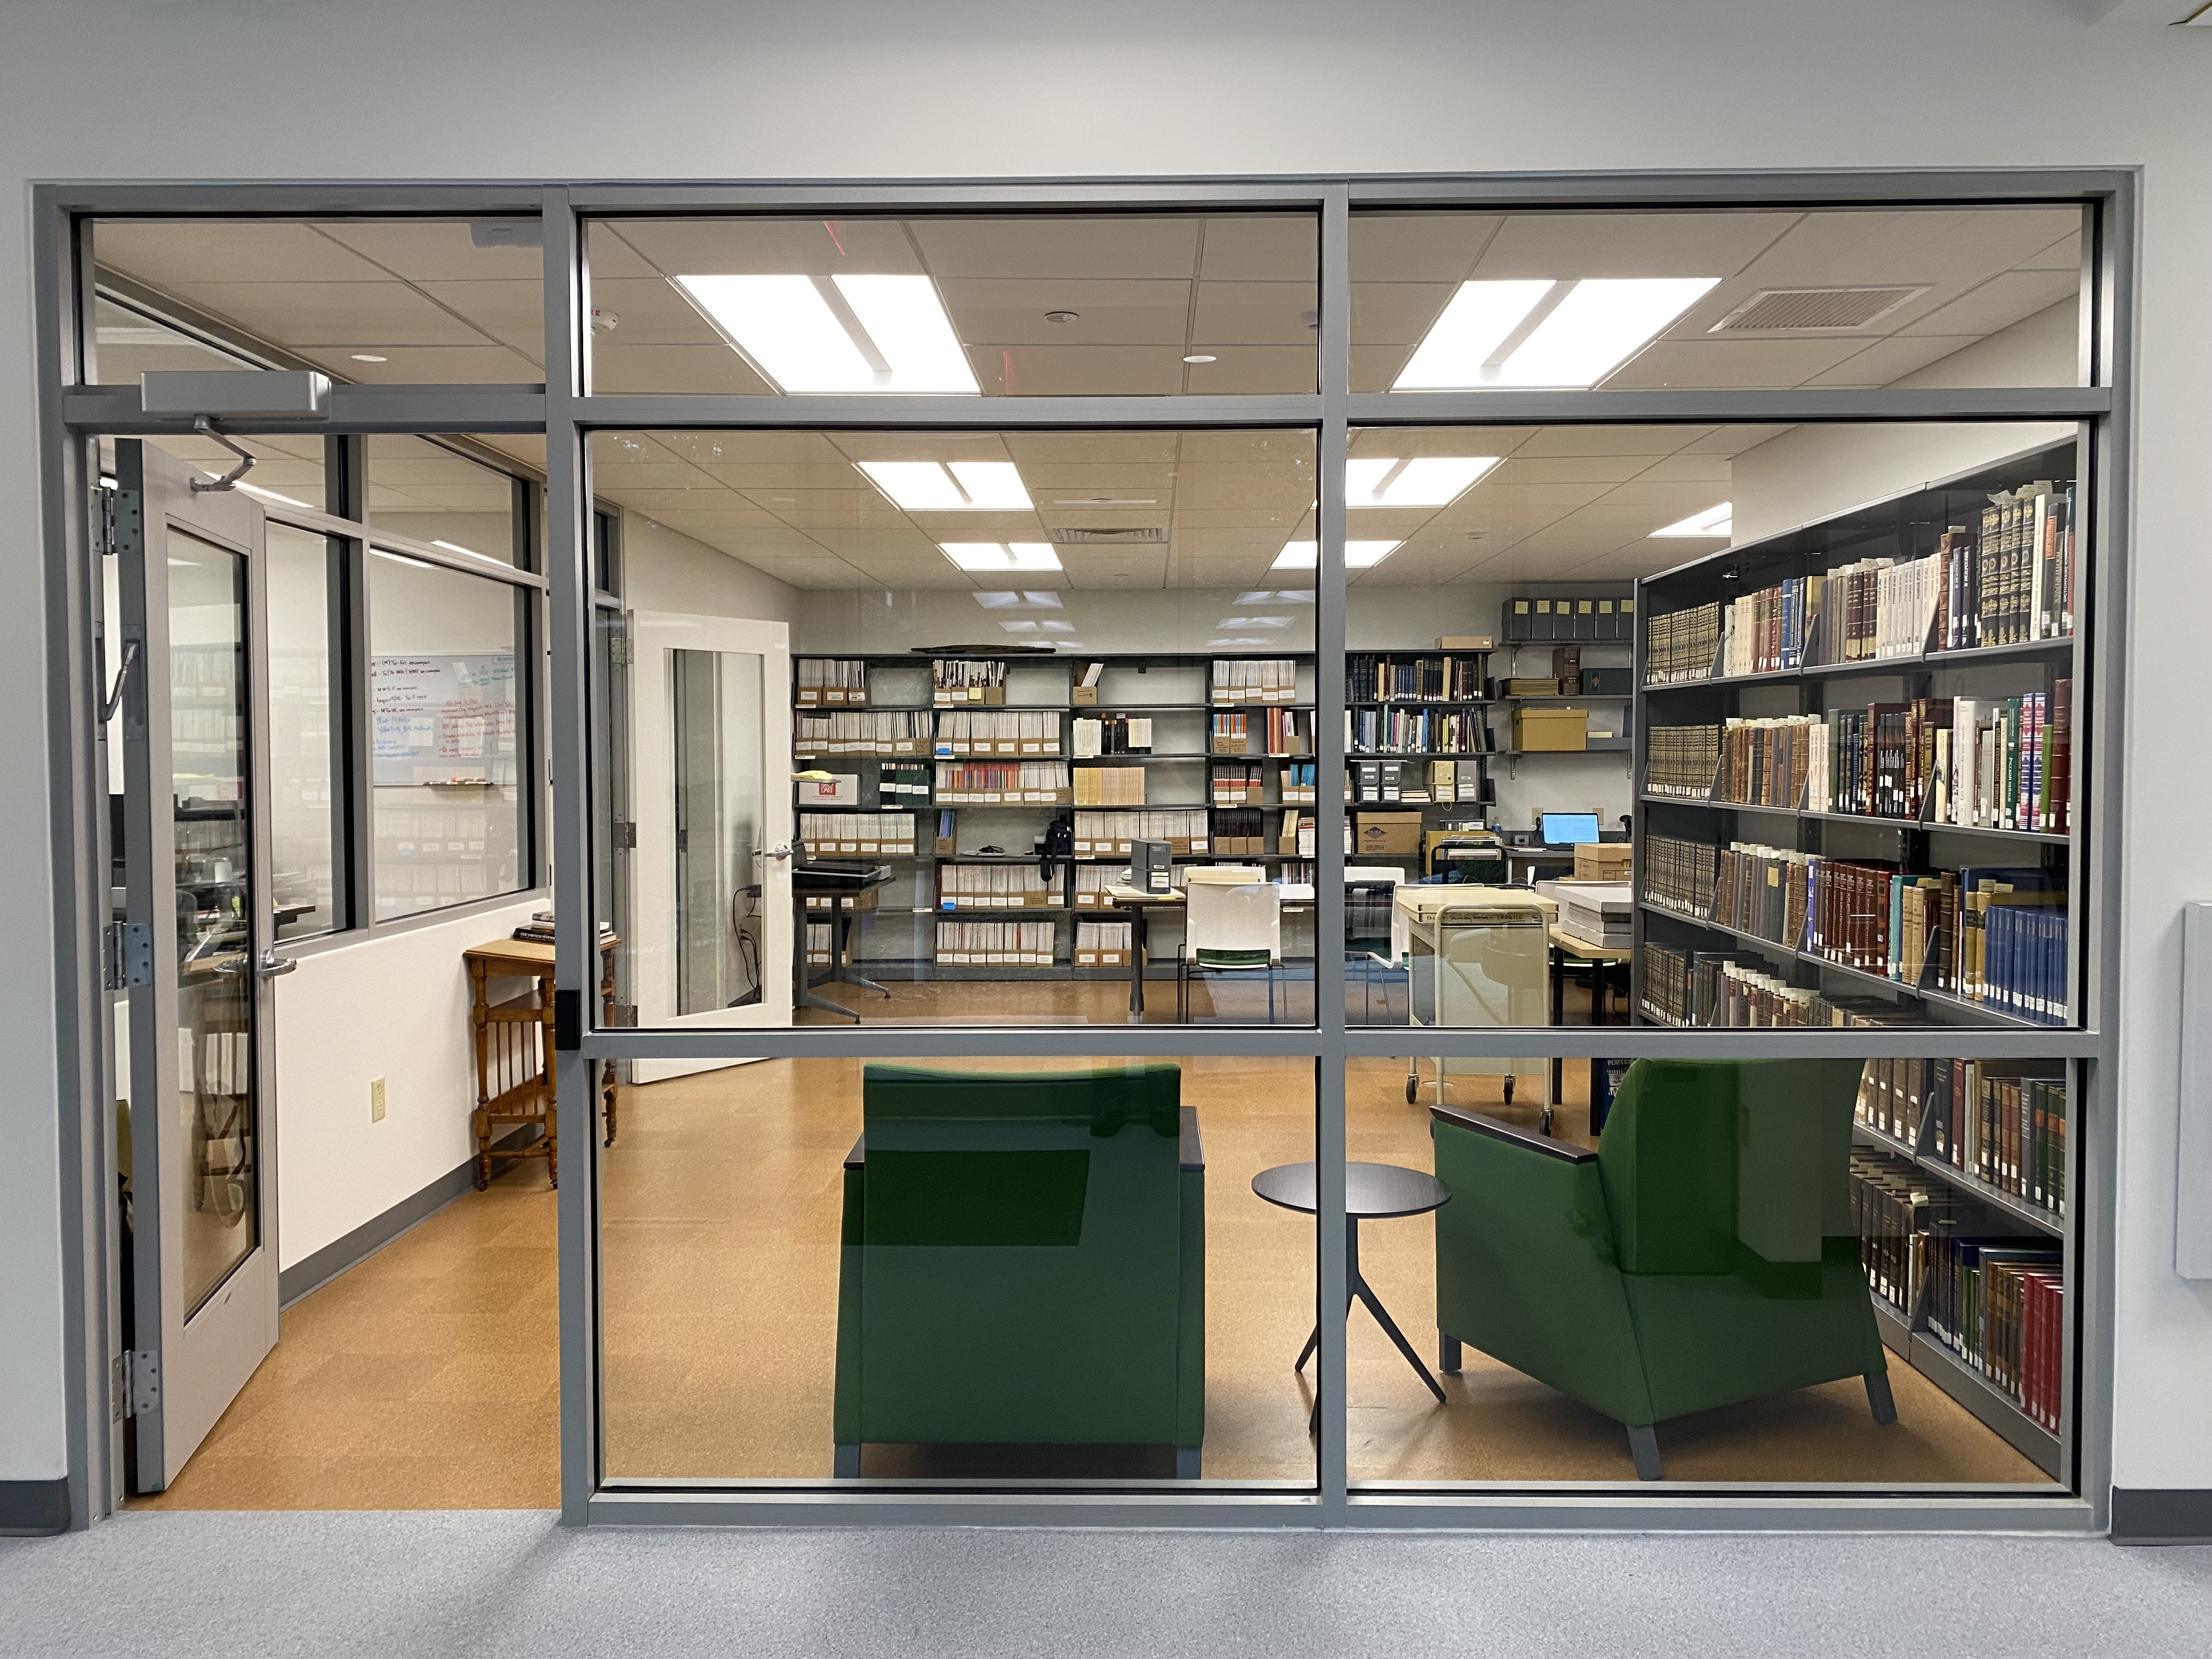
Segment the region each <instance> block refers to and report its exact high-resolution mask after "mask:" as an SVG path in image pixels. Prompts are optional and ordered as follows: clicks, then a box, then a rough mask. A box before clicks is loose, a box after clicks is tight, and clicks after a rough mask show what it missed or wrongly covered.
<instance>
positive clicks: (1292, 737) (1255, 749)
mask: <svg viewBox="0 0 2212 1659" xmlns="http://www.w3.org/2000/svg"><path fill="white" fill-rule="evenodd" d="M1313 721H1314V717H1313V711H1312V710H1310V709H1297V708H1263V709H1261V711H1260V714H1259V718H1258V719H1256V720H1255V719H1254V718H1253V716H1252V715H1250V714H1245V713H1242V712H1233V713H1232V712H1218V713H1216V714H1214V716H1213V726H1212V742H1211V744H1210V745H1209V746H1210V747H1211V749H1212V752H1213V753H1215V754H1217V755H1275V756H1287V755H1310V754H1311V753H1313V745H1314V725H1313Z"/></svg>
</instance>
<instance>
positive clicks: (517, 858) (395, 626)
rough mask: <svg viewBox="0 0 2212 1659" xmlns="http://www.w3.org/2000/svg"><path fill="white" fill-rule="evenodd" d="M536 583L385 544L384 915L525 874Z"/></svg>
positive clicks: (375, 610)
mask: <svg viewBox="0 0 2212 1659" xmlns="http://www.w3.org/2000/svg"><path fill="white" fill-rule="evenodd" d="M526 592H528V590H526V589H522V588H517V587H514V586H510V585H509V584H507V583H506V582H502V581H498V580H494V579H492V578H489V577H484V576H473V575H469V574H465V573H464V572H461V571H457V570H448V569H446V568H442V567H441V566H437V565H431V564H427V563H425V562H422V560H419V559H411V558H409V557H407V556H405V555H404V554H399V553H392V552H390V551H388V550H385V549H382V548H375V549H372V550H371V556H370V558H369V561H368V598H369V676H368V683H369V706H370V719H371V720H372V722H373V744H374V753H373V760H372V768H373V770H372V781H373V784H374V792H375V793H374V806H373V816H374V831H375V836H376V914H377V915H378V917H379V918H380V919H381V920H390V919H391V918H392V917H394V916H404V915H415V914H416V913H418V912H420V911H423V910H435V909H438V908H441V907H443V906H446V905H450V904H465V903H467V902H470V901H471V900H472V899H479V898H489V897H491V896H494V895H495V894H499V893H508V892H513V891H514V890H516V889H517V888H518V887H520V885H521V884H522V882H521V867H522V866H521V848H522V814H523V803H522V793H521V789H520V784H519V771H518V766H517V757H516V748H515V731H516V715H517V695H516V692H517V680H516V662H515V639H516V635H517V631H518V613H519V611H520V606H521V605H522V604H523V603H524V597H523V596H524V595H526Z"/></svg>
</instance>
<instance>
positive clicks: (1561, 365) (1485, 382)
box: [1391, 276, 1720, 392]
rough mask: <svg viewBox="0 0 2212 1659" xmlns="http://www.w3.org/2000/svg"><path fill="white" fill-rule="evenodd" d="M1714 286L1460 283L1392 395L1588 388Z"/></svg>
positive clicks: (1663, 280) (1660, 280) (1629, 279)
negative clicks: (1480, 389)
mask: <svg viewBox="0 0 2212 1659" xmlns="http://www.w3.org/2000/svg"><path fill="white" fill-rule="evenodd" d="M1719 281H1720V278H1719V277H1717V276H1594V277H1586V278H1583V279H1582V280H1580V281H1575V280H1570V279H1562V280H1559V281H1556V282H1553V281H1546V280H1543V279H1541V278H1540V279H1536V280H1534V281H1525V280H1516V281H1511V282H1472V283H1461V284H1460V287H1459V292H1458V293H1456V294H1455V295H1452V297H1451V301H1450V303H1449V304H1448V305H1447V306H1445V307H1444V308H1443V314H1442V315H1440V316H1439V317H1438V318H1437V320H1436V321H1435V323H1434V324H1432V325H1431V326H1430V329H1429V331H1428V333H1427V334H1426V335H1425V337H1423V338H1422V341H1421V343H1420V344H1419V346H1417V347H1415V348H1414V350H1413V356H1411V357H1410V358H1408V359H1407V362H1406V367H1405V368H1403V369H1402V370H1401V371H1400V372H1399V375H1398V378H1397V380H1396V381H1395V383H1394V384H1393V385H1392V386H1391V390H1392V391H1394V392H1437V391H1446V390H1467V389H1473V388H1475V387H1480V386H1595V385H1596V384H1597V383H1598V382H1599V381H1600V380H1603V379H1604V378H1605V377H1606V376H1607V374H1611V373H1612V372H1613V370H1614V369H1615V368H1619V367H1620V365H1621V364H1622V363H1623V362H1626V361H1627V359H1628V358H1629V357H1630V356H1632V355H1633V354H1634V353H1635V352H1636V350H1637V349H1638V348H1639V347H1641V346H1643V345H1644V344H1645V343H1647V342H1649V341H1650V340H1651V339H1652V338H1653V337H1656V335H1657V334H1658V333H1659V332H1660V331H1661V330H1662V329H1664V328H1665V327H1666V326H1667V325H1668V324H1670V323H1672V322H1673V321H1674V319H1676V318H1677V317H1680V315H1681V314H1682V313H1684V312H1685V311H1686V310H1688V309H1689V308H1690V307H1691V305H1692V303H1694V302H1695V301H1697V299H1698V298H1699V295H1703V294H1705V292H1706V291H1707V290H1708V289H1711V288H1712V287H1713V285H1714V284H1715V283H1718V282H1719Z"/></svg>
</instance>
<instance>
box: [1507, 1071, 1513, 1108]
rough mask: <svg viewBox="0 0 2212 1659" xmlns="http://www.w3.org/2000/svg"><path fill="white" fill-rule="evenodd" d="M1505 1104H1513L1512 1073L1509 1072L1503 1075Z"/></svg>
mask: <svg viewBox="0 0 2212 1659" xmlns="http://www.w3.org/2000/svg"><path fill="white" fill-rule="evenodd" d="M1505 1103H1506V1104H1507V1105H1508V1106H1510V1105H1511V1104H1512V1103H1513V1073H1510V1072H1508V1073H1506V1074H1505Z"/></svg>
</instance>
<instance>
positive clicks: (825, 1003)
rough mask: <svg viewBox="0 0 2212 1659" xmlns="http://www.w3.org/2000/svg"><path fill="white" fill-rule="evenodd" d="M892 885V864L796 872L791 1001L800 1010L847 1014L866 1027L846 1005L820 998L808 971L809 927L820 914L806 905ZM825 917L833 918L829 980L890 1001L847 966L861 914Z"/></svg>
mask: <svg viewBox="0 0 2212 1659" xmlns="http://www.w3.org/2000/svg"><path fill="white" fill-rule="evenodd" d="M890 879H891V867H890V866H889V865H888V864H848V863H838V862H829V863H822V864H802V865H799V866H798V867H796V868H795V869H793V871H792V872H791V896H792V904H793V908H795V909H796V911H797V912H798V915H797V918H796V920H795V921H793V926H792V929H791V1000H792V1004H793V1006H794V1007H798V1008H819V1009H821V1010H822V1012H824V1013H827V1014H843V1015H845V1016H847V1017H848V1018H850V1019H851V1020H852V1022H853V1024H855V1025H858V1024H860V1015H859V1014H858V1013H857V1012H854V1010H853V1009H850V1008H848V1007H847V1006H845V1005H844V1004H843V1003H842V1002H832V1001H830V1000H829V998H828V997H817V996H816V995H815V994H814V976H813V975H812V974H811V972H810V971H809V970H808V969H807V966H806V924H807V921H809V920H810V918H811V915H813V914H814V913H813V912H810V911H809V910H808V909H807V908H806V901H807V900H808V899H810V898H829V897H836V898H852V897H854V896H857V895H859V894H861V893H865V892H867V891H869V890H871V889H872V888H877V887H884V886H888V885H890ZM821 914H823V915H827V916H828V917H829V975H828V977H829V979H832V980H836V981H840V982H842V983H843V984H846V985H857V986H859V987H860V988H861V989H863V990H866V991H876V992H879V993H881V994H883V995H884V996H886V997H888V996H890V989H889V987H885V986H882V985H878V984H877V983H876V981H873V980H872V979H866V978H863V977H862V976H861V975H859V974H856V973H854V972H853V970H852V969H849V968H848V967H847V966H846V965H845V940H846V937H847V935H848V933H850V932H851V930H852V926H853V918H854V916H855V915H858V914H859V913H858V912H857V911H854V910H852V909H849V908H847V907H846V906H844V905H842V904H838V905H833V906H831V907H830V908H829V909H828V910H826V911H823V912H822V913H821Z"/></svg>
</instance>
